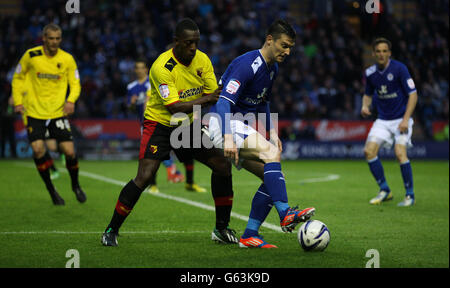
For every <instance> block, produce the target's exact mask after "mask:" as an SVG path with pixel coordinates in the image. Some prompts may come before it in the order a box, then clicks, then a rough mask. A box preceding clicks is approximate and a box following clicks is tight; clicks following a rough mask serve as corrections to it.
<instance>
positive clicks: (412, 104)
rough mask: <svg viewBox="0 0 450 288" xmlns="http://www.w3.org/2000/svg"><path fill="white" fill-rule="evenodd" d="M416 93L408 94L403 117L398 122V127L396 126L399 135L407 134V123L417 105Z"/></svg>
mask: <svg viewBox="0 0 450 288" xmlns="http://www.w3.org/2000/svg"><path fill="white" fill-rule="evenodd" d="M417 98H418V96H417V92H412V93H411V94H409V99H408V103H407V104H406V111H405V114H404V115H403V120H402V122H400V125H399V126H398V129H399V130H400V133H407V132H408V126H409V125H408V122H409V119H410V118H411V116H412V114H413V113H414V109H416V104H417Z"/></svg>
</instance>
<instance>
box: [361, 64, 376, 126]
mask: <svg viewBox="0 0 450 288" xmlns="http://www.w3.org/2000/svg"><path fill="white" fill-rule="evenodd" d="M374 69H375V67H374V66H372V67H371V68H368V69H366V71H365V74H364V78H365V79H366V87H365V92H364V95H363V99H362V107H361V116H362V117H364V118H367V117H369V116H371V115H372V112H370V107H371V105H372V95H373V94H374V93H375V87H374V86H373V85H372V83H371V82H370V79H369V76H370V75H372V74H373V73H374Z"/></svg>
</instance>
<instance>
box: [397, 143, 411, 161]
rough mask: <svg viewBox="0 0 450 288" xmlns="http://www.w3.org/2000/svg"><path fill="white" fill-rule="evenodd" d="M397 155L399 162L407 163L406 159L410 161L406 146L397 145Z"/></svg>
mask: <svg viewBox="0 0 450 288" xmlns="http://www.w3.org/2000/svg"><path fill="white" fill-rule="evenodd" d="M395 157H397V160H398V162H400V163H405V162H406V161H408V160H409V159H408V155H407V153H406V147H405V148H403V147H398V146H395Z"/></svg>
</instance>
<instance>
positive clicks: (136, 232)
mask: <svg viewBox="0 0 450 288" xmlns="http://www.w3.org/2000/svg"><path fill="white" fill-rule="evenodd" d="M210 232H211V231H175V230H163V231H120V234H190V233H192V234H199V233H210ZM99 233H102V231H0V235H18V234H24V235H26V234H63V235H64V234H99Z"/></svg>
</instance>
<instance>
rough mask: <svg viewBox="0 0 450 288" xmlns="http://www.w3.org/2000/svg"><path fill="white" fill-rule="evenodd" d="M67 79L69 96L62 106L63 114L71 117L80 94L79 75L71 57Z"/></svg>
mask: <svg viewBox="0 0 450 288" xmlns="http://www.w3.org/2000/svg"><path fill="white" fill-rule="evenodd" d="M67 79H68V82H69V87H70V94H69V96H68V97H67V101H66V103H65V104H64V114H65V115H71V114H73V113H74V112H75V102H76V101H77V100H78V98H79V97H80V93H81V85H80V74H79V72H78V68H77V64H76V63H75V59H73V57H72V56H70V60H69V67H68V69H67Z"/></svg>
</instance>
